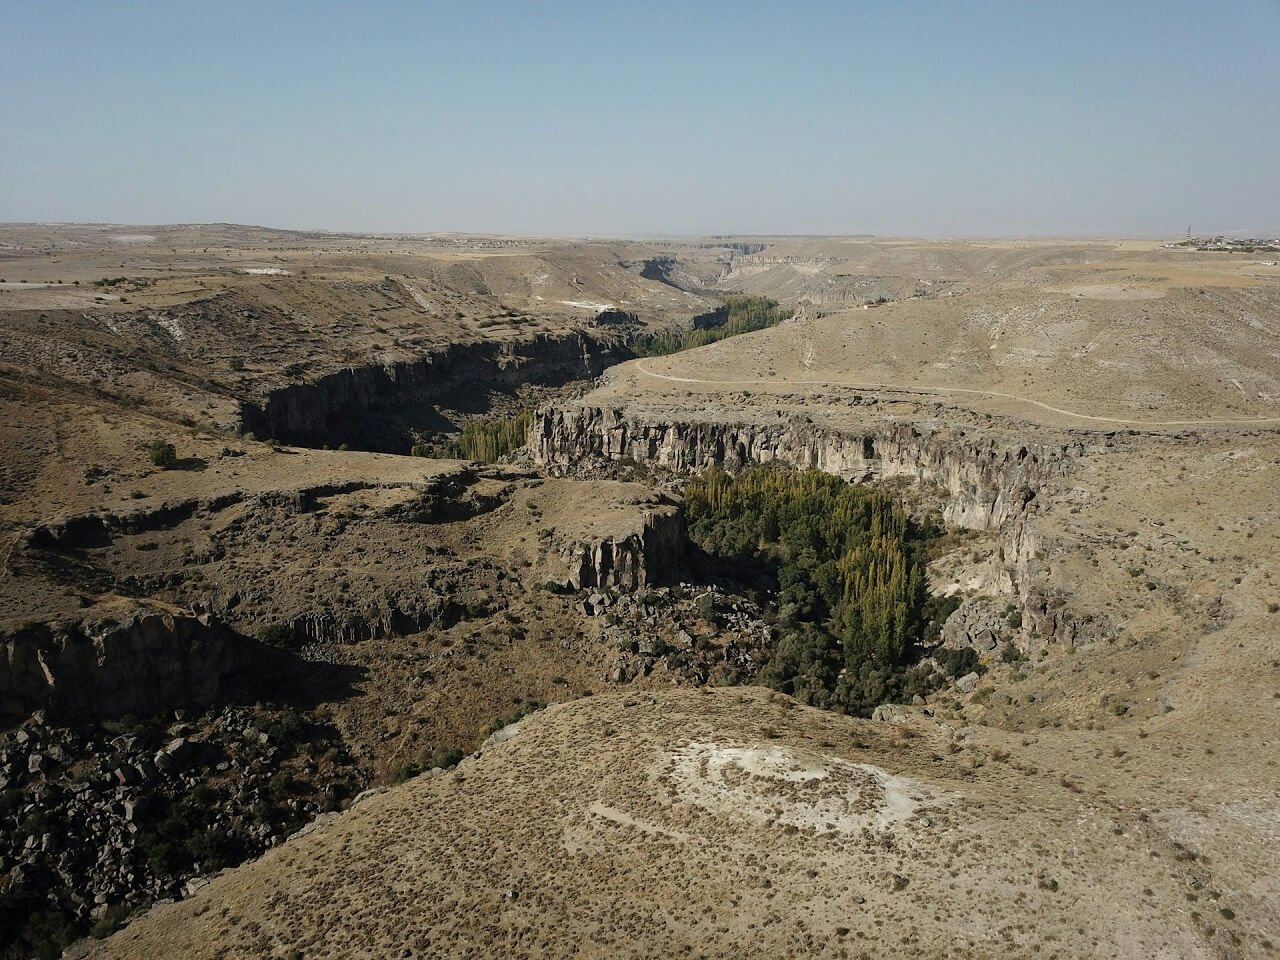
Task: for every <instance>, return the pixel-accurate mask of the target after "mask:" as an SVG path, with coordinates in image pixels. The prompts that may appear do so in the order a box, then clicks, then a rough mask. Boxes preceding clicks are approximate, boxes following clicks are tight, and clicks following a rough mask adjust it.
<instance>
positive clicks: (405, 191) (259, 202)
mask: <svg viewBox="0 0 1280 960" xmlns="http://www.w3.org/2000/svg"><path fill="white" fill-rule="evenodd" d="M3 220H8V221H13V220H80V221H86V220H87V221H113V222H126V223H166V222H191V221H232V222H241V223H257V224H266V225H270V226H282V227H322V228H331V229H352V230H360V229H366V230H397V231H431V230H461V231H472V232H487V231H509V232H519V233H555V234H588V233H590V234H644V233H702V232H724V233H729V232H738V233H744V232H765V233H881V234H898V235H903V234H918V235H952V234H987V235H991V234H1098V233H1105V234H1128V235H1152V234H1181V233H1182V232H1184V231H1185V230H1186V228H1187V225H1188V224H1190V225H1191V226H1192V229H1193V230H1196V231H1198V232H1207V231H1211V230H1261V229H1268V230H1272V231H1280V0H1233V2H1230V3H1214V2H1208V0H1195V2H1182V0H1158V2H1139V0H1077V2H1074V3H1053V4H1049V3H1043V2H1039V0H1020V2H1010V3H995V2H991V3H983V2H981V0H968V2H960V0H955V2H930V3H926V2H910V0H893V2H890V0H881V2H877V3H871V2H855V0H845V2H835V0H831V2H817V0H813V2H806V0H785V2H772V3H753V2H743V0H739V2H718V0H714V2H713V0H684V2H681V3H667V2H629V3H612V2H607V0H594V2H583V3H568V2H565V3H538V2H531V0H528V2H510V3H507V2H498V0H465V2H463V0H460V2H438V3H431V2H425V0H424V2H416V3H408V2H406V3H356V2H347V3H328V2H323V0H310V2H306V3H303V2H282V0H281V2H271V0H258V2H255V3H239V2H225V0H207V2H200V3H196V2H192V0H164V2H155V3H143V2H127V0H112V2H107V0H80V2H61V0H20V2H11V0H0V221H3Z"/></svg>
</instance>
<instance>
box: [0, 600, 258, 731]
mask: <svg viewBox="0 0 1280 960" xmlns="http://www.w3.org/2000/svg"><path fill="white" fill-rule="evenodd" d="M238 640H239V638H237V637H236V635H235V634H233V633H232V632H231V631H229V630H227V629H226V628H224V627H223V626H221V625H220V624H219V623H217V622H216V621H215V620H213V619H212V618H211V617H209V615H207V614H204V615H199V616H197V615H183V614H174V613H170V612H167V611H162V610H157V609H154V608H141V609H139V608H134V609H132V610H130V611H128V612H126V613H124V614H123V615H122V616H120V617H118V618H116V617H110V618H102V619H98V620H92V619H90V620H86V621H83V622H80V623H69V624H38V625H35V626H30V627H25V628H20V629H18V630H17V631H14V632H13V633H10V634H8V635H6V636H2V637H0V723H12V722H15V721H18V720H21V719H22V718H23V717H26V716H28V715H29V714H31V713H32V712H34V711H36V710H45V711H47V712H48V714H49V715H50V717H56V718H69V717H75V718H83V717H118V716H123V715H125V714H137V715H148V714H153V713H160V712H163V711H170V710H172V709H173V708H174V707H175V706H193V707H198V706H204V705H207V704H209V703H212V702H213V701H214V699H215V698H216V697H217V695H218V693H219V691H220V689H221V688H222V685H223V683H224V681H225V680H226V679H227V677H228V676H229V675H230V674H231V672H233V671H234V670H235V669H236V668H237V667H239V666H241V665H242V663H241V657H240V655H239V654H240V653H241V651H239V649H238Z"/></svg>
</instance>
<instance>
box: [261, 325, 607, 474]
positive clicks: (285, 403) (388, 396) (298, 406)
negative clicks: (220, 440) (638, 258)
mask: <svg viewBox="0 0 1280 960" xmlns="http://www.w3.org/2000/svg"><path fill="white" fill-rule="evenodd" d="M627 356H628V353H627V351H626V347H625V344H624V341H623V338H622V337H621V336H619V335H616V334H606V333H603V332H602V333H600V334H598V335H595V336H592V335H590V334H587V333H584V332H579V333H570V334H559V335H548V334H542V335H538V336H536V337H532V338H530V339H529V340H525V341H499V340H484V341H479V342H476V343H461V344H450V345H449V346H447V347H443V348H442V349H440V350H438V351H436V352H434V353H429V354H427V355H425V356H422V357H418V358H416V359H409V360H396V361H392V362H389V363H386V364H382V365H369V366H362V367H349V368H347V369H344V370H337V371H334V372H332V373H328V374H325V375H323V376H320V377H318V378H316V379H314V380H309V381H306V382H303V383H297V384H291V385H289V386H284V387H280V388H279V389H276V390H272V391H271V392H270V393H269V394H268V395H267V396H266V398H265V399H264V400H263V401H262V402H261V403H252V402H244V403H242V405H241V410H240V423H241V428H242V430H243V431H244V432H246V433H254V434H256V435H257V436H259V437H272V438H274V439H277V440H281V441H283V442H286V443H293V444H297V445H299V446H321V445H324V444H329V445H332V446H337V445H339V444H342V443H347V444H350V445H351V446H353V447H358V448H364V449H385V450H390V451H392V452H403V450H406V449H407V448H408V443H409V440H408V435H407V434H405V435H403V436H402V435H400V434H399V433H398V432H397V431H396V430H395V429H392V428H390V427H389V426H388V421H390V420H396V421H401V422H416V423H418V424H419V425H420V426H423V427H429V428H433V429H438V428H439V426H440V416H439V414H437V413H436V412H435V409H434V408H435V405H436V404H438V403H441V402H444V401H448V400H450V399H451V398H453V399H458V398H461V400H462V401H464V402H463V404H462V405H463V406H464V407H472V406H474V403H475V400H476V397H477V394H482V393H484V392H486V391H508V392H510V391H513V390H514V389H515V388H516V387H519V386H522V385H524V384H529V383H535V384H540V385H547V386H558V385H561V384H565V383H569V382H571V381H574V380H583V379H589V378H591V377H595V376H598V375H599V374H600V373H601V372H603V371H604V369H605V368H606V367H609V366H611V365H613V364H615V363H618V362H619V361H621V360H624V359H626V358H627ZM463 393H465V394H466V396H465V397H462V396H461V394H463Z"/></svg>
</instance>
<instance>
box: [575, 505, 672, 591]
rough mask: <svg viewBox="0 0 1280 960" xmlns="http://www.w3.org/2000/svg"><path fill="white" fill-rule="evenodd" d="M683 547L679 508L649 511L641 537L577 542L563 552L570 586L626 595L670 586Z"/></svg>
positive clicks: (639, 534) (632, 535) (631, 535)
mask: <svg viewBox="0 0 1280 960" xmlns="http://www.w3.org/2000/svg"><path fill="white" fill-rule="evenodd" d="M683 544H684V524H683V515H682V513H681V510H680V508H679V507H678V506H676V505H674V504H672V505H670V506H665V507H660V508H657V509H654V510H648V511H646V512H645V515H644V523H643V526H642V527H641V529H640V531H639V532H638V533H632V534H629V535H627V536H625V537H609V538H607V539H603V540H597V541H594V542H591V543H583V542H581V541H579V542H575V543H573V544H570V545H569V546H566V547H565V548H564V549H563V550H562V551H561V556H562V557H563V559H564V560H565V562H566V564H567V565H568V568H569V576H568V580H567V583H568V585H569V586H571V587H573V588H574V589H575V590H576V589H580V588H582V587H599V588H604V587H611V588H613V589H616V590H620V591H623V592H626V593H630V592H632V591H634V590H638V589H640V588H641V587H643V586H647V585H651V584H659V583H664V582H667V581H668V580H669V579H670V578H671V576H672V574H673V573H674V571H675V569H676V564H677V563H678V562H679V560H680V554H681V548H682V546H683Z"/></svg>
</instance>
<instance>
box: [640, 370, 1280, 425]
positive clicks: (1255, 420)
mask: <svg viewBox="0 0 1280 960" xmlns="http://www.w3.org/2000/svg"><path fill="white" fill-rule="evenodd" d="M635 368H636V370H638V371H639V372H640V373H642V374H644V375H645V376H646V377H653V378H654V379H655V380H669V381H671V382H673V383H698V384H704V385H711V386H716V385H720V386H725V387H741V386H779V385H784V384H796V385H798V386H815V387H844V388H847V389H850V390H866V391H868V392H874V391H882V392H885V393H908V394H917V395H920V396H930V395H935V394H965V395H970V396H978V397H993V398H997V399H1000V400H1012V401H1014V402H1015V403H1025V404H1027V405H1028V406H1032V407H1039V408H1040V409H1041V410H1048V411H1049V412H1050V413H1056V414H1060V415H1061V416H1064V417H1073V418H1075V419H1077V420H1086V421H1089V422H1091V423H1114V424H1120V425H1123V426H1133V427H1196V426H1218V427H1250V426H1263V425H1267V424H1272V425H1275V426H1280V417H1242V418H1223V419H1208V420H1126V419H1124V418H1122V417H1103V416H1096V415H1094V414H1089V413H1078V412H1077V411H1075V410H1065V409H1063V408H1062V407H1055V406H1052V405H1050V404H1047V403H1043V402H1042V401H1040V400H1033V399H1031V398H1030V397H1020V396H1018V395H1017V394H1014V393H1001V392H1000V391H998V390H977V389H973V388H969V387H919V386H904V385H902V384H892V383H857V382H852V381H845V380H792V379H787V380H706V379H701V378H698V377H676V376H671V375H669V374H665V373H654V372H653V371H652V370H650V369H648V368H647V367H646V366H645V365H644V361H643V360H640V361H637V362H636V365H635Z"/></svg>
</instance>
